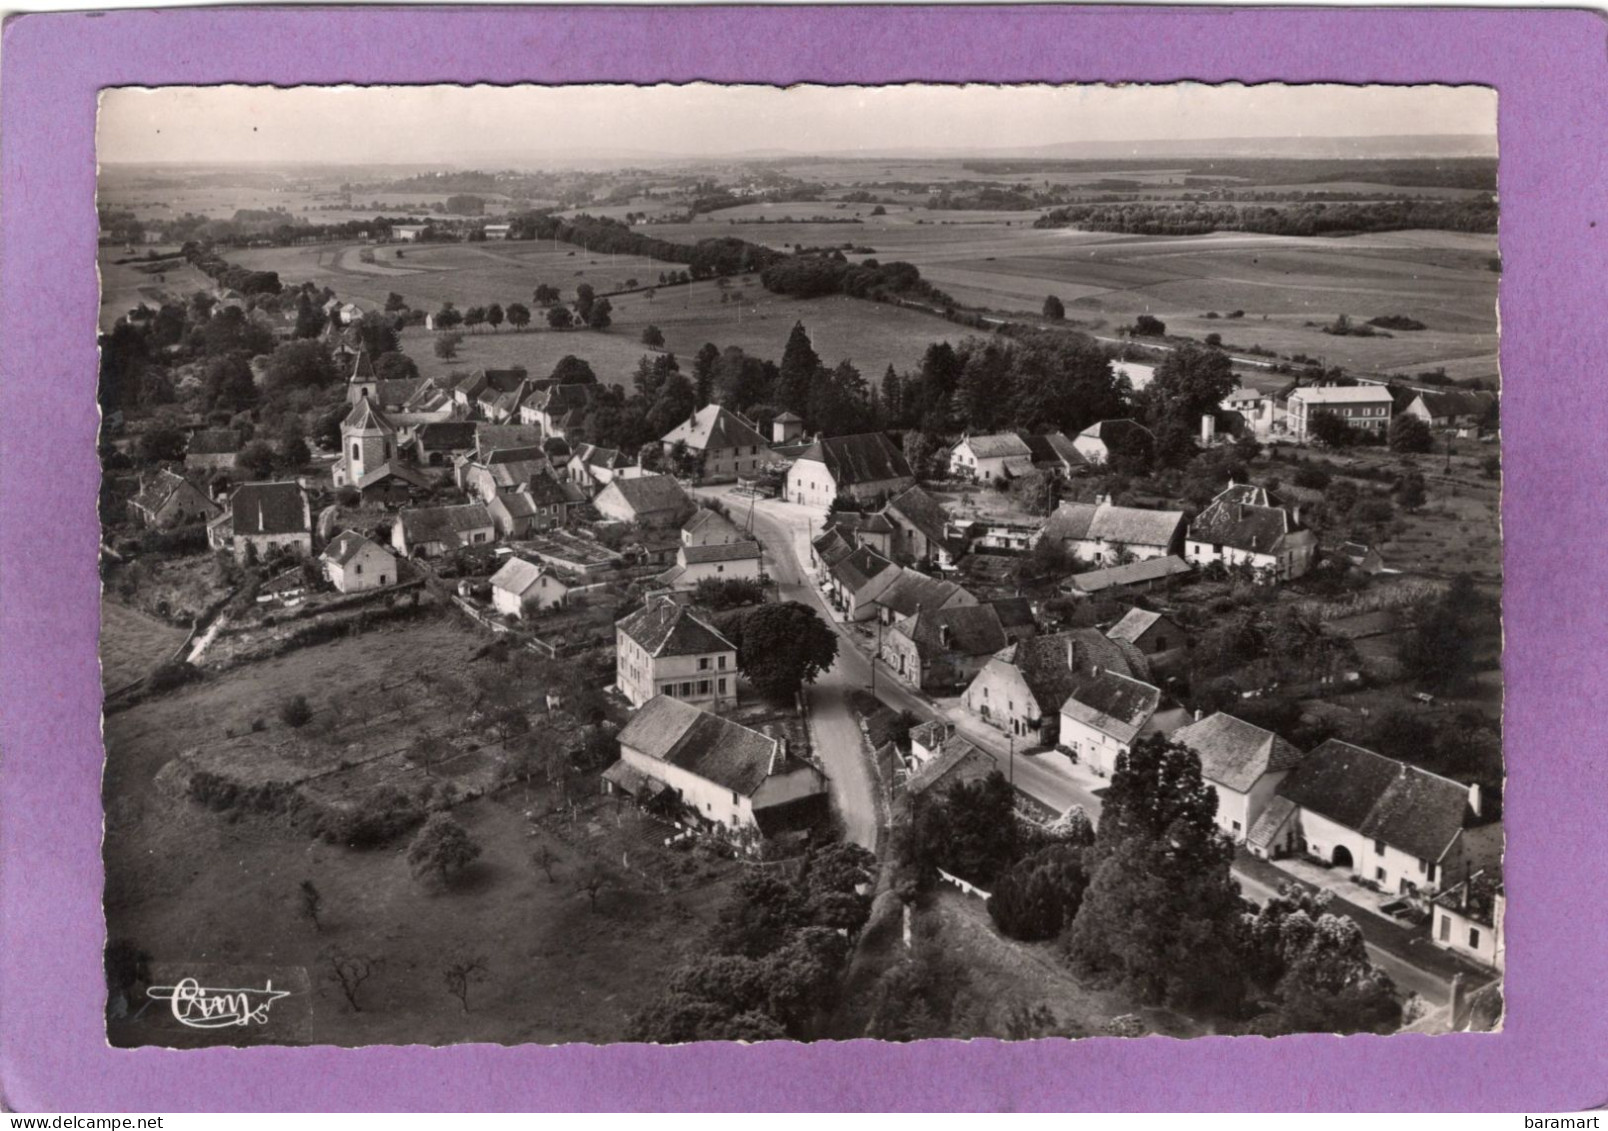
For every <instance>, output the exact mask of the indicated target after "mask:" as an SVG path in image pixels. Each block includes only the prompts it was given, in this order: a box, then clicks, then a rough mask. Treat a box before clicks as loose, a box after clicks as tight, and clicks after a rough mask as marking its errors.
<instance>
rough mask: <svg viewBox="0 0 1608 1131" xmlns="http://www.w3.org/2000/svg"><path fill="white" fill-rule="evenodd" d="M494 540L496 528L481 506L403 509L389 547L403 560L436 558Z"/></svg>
mask: <svg viewBox="0 0 1608 1131" xmlns="http://www.w3.org/2000/svg"><path fill="white" fill-rule="evenodd" d="M496 539H497V527H496V524H495V523H494V522H493V521H492V518H491V512H490V511H488V510H487V509H486V507H485V505H484V504H482V503H462V504H459V505H457V506H446V507H413V508H405V509H403V510H401V511H398V512H397V516H396V522H395V524H394V525H393V526H392V527H391V545H392V547H394V548H395V550H396V552H397V553H399V554H401V555H402V556H403V557H405V558H438V557H440V556H442V555H443V554H450V553H453V552H454V551H456V550H459V549H462V548H463V547H465V546H489V545H490V544H491V543H492V542H494V541H496Z"/></svg>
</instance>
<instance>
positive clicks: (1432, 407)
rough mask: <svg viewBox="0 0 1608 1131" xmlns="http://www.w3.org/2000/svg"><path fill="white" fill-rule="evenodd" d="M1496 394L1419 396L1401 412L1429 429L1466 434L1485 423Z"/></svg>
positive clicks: (1453, 391) (1474, 391)
mask: <svg viewBox="0 0 1608 1131" xmlns="http://www.w3.org/2000/svg"><path fill="white" fill-rule="evenodd" d="M1495 404H1496V394H1495V393H1488V392H1483V391H1480V390H1477V389H1446V390H1444V391H1438V392H1429V391H1425V392H1421V393H1418V394H1416V395H1414V396H1413V398H1412V399H1411V400H1410V401H1408V403H1407V407H1406V408H1404V409H1402V414H1403V415H1404V416H1416V417H1417V418H1418V419H1419V420H1422V421H1423V422H1424V423H1425V424H1427V425H1429V426H1430V427H1431V428H1438V429H1451V430H1456V431H1467V430H1469V429H1474V428H1478V427H1479V426H1480V425H1481V423H1482V422H1484V421H1485V418H1486V416H1487V414H1489V413H1490V411H1491V407H1492V406H1493V405H1495Z"/></svg>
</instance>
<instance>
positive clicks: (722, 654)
mask: <svg viewBox="0 0 1608 1131" xmlns="http://www.w3.org/2000/svg"><path fill="white" fill-rule="evenodd" d="M614 662H615V684H616V686H618V687H619V689H620V694H622V695H624V696H625V698H626V700H627V701H628V702H629V703H630V704H631V705H632V706H633V707H640V706H642V705H643V704H644V703H646V702H648V700H650V699H652V698H654V697H655V696H669V697H670V698H672V699H679V700H682V701H683V702H687V703H701V704H708V705H709V707H711V708H712V709H714V710H719V709H720V708H722V707H729V706H732V705H733V704H735V703H736V702H737V646H736V645H735V644H733V643H732V642H731V641H729V640H727V639H726V638H725V637H724V636H722V635H721V634H720V633H719V632H718V631H716V630H715V628H714V627H713V626H711V625H710V624H709V623H708V622H707V621H705V620H703V619H702V617H701V616H700V615H699V614H697V613H695V612H693V611H692V610H691V609H689V608H687V607H686V606H684V605H682V604H680V603H678V602H676V601H674V600H672V599H670V598H669V597H651V598H649V599H648V603H647V604H646V605H644V606H643V607H642V608H640V609H638V610H637V611H636V612H634V613H632V614H631V615H630V616H628V617H626V618H625V619H624V620H622V621H620V622H619V623H618V624H617V625H615V661H614Z"/></svg>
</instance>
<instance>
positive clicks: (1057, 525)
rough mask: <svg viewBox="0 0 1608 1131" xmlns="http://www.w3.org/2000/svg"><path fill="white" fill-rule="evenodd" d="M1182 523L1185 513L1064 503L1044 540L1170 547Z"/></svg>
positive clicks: (1052, 516)
mask: <svg viewBox="0 0 1608 1131" xmlns="http://www.w3.org/2000/svg"><path fill="white" fill-rule="evenodd" d="M1183 522H1184V512H1183V511H1153V510H1144V509H1142V508H1139V507H1119V506H1115V505H1113V504H1111V503H1062V504H1061V505H1060V506H1059V507H1057V508H1056V509H1055V513H1053V514H1051V515H1050V517H1049V520H1048V521H1047V522H1046V523H1045V524H1044V532H1043V534H1042V535H1041V537H1044V538H1050V539H1054V540H1056V541H1063V542H1066V541H1071V542H1081V541H1104V542H1112V543H1117V544H1119V545H1126V546H1170V545H1171V544H1172V542H1173V540H1174V538H1176V537H1177V534H1178V528H1179V527H1180V526H1182V525H1183Z"/></svg>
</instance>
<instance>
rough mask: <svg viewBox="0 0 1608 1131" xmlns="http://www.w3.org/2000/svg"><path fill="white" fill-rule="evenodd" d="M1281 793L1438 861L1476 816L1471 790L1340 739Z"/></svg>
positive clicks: (1294, 774) (1315, 755) (1315, 754)
mask: <svg viewBox="0 0 1608 1131" xmlns="http://www.w3.org/2000/svg"><path fill="white" fill-rule="evenodd" d="M1180 733H1181V732H1180ZM1279 795H1280V796H1281V797H1286V798H1289V800H1291V801H1293V802H1295V804H1297V805H1299V806H1300V807H1301V808H1303V809H1307V810H1310V811H1312V812H1314V813H1317V814H1318V815H1320V816H1323V817H1327V818H1328V819H1329V820H1331V821H1334V822H1335V823H1336V824H1340V825H1344V826H1345V827H1346V828H1348V829H1354V830H1355V831H1356V832H1358V833H1360V834H1362V835H1363V836H1365V837H1369V838H1371V839H1373V840H1381V841H1384V842H1385V843H1386V844H1388V845H1390V846H1391V847H1393V848H1399V849H1401V850H1402V851H1403V852H1405V853H1407V854H1408V855H1410V856H1416V857H1418V858H1419V859H1421V860H1431V861H1435V860H1439V859H1441V857H1442V856H1444V855H1445V853H1446V850H1447V849H1448V848H1450V847H1451V845H1452V841H1453V840H1455V839H1456V837H1457V834H1458V833H1459V832H1461V831H1462V830H1463V828H1464V827H1465V826H1466V825H1468V824H1470V823H1472V820H1471V818H1472V817H1473V812H1472V810H1471V809H1470V808H1469V794H1468V787H1467V786H1465V785H1461V784H1459V783H1458V782H1455V781H1452V780H1451V779H1449V778H1443V777H1441V776H1440V775H1439V774H1432V773H1430V772H1429V771H1428V770H1421V769H1419V768H1418V767H1417V766H1409V765H1407V764H1406V763H1405V762H1398V761H1396V760H1395V759H1394V758H1386V757H1385V756H1384V755H1383V754H1375V753H1374V752H1373V751H1372V750H1365V749H1363V748H1362V747H1360V746H1353V745H1352V744H1351V743H1349V742H1342V741H1340V740H1339V739H1337V738H1331V739H1329V740H1328V741H1326V742H1324V743H1323V744H1322V745H1321V746H1319V747H1318V748H1317V749H1316V750H1313V751H1312V752H1311V753H1310V754H1308V755H1307V756H1306V757H1305V758H1304V759H1303V760H1302V761H1301V764H1300V765H1298V766H1297V767H1296V768H1295V769H1294V770H1292V771H1291V772H1290V775H1289V776H1288V777H1286V778H1285V779H1284V781H1282V782H1281V783H1279Z"/></svg>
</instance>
